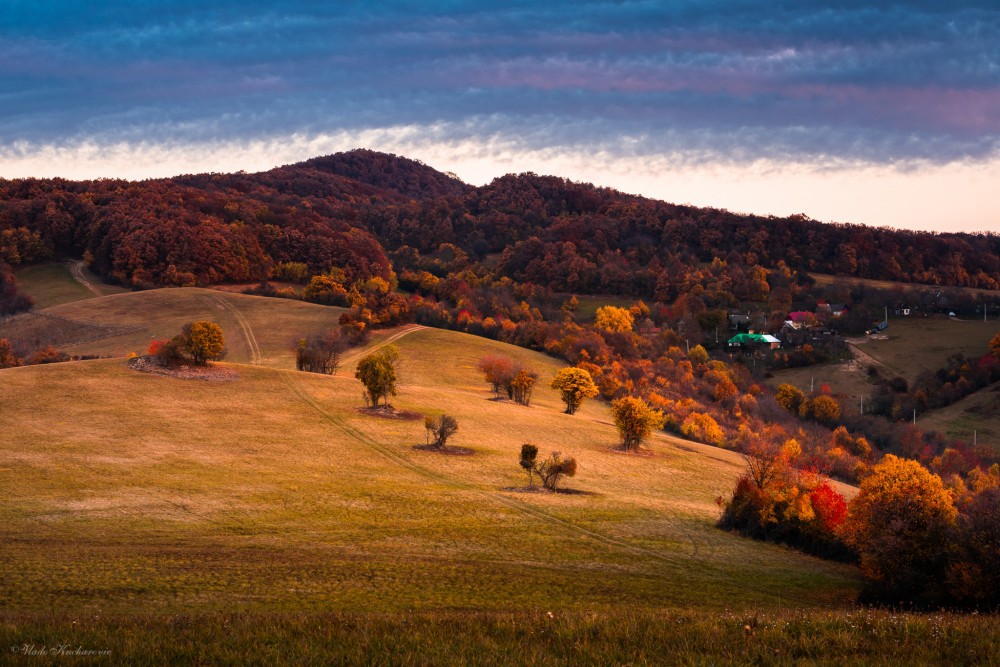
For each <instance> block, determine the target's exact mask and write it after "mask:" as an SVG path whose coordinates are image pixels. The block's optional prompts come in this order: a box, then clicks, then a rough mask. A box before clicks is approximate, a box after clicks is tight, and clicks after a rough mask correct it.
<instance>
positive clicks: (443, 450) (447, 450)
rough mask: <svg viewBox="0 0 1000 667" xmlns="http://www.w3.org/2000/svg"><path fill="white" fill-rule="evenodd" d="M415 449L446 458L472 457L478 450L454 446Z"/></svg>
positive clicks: (416, 446) (417, 446) (423, 446)
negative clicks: (442, 455)
mask: <svg viewBox="0 0 1000 667" xmlns="http://www.w3.org/2000/svg"><path fill="white" fill-rule="evenodd" d="M413 448H414V449H417V450H420V451H421V452H431V453H433V454H444V455H445V456H472V455H473V454H475V453H476V450H474V449H469V448H468V447H456V446H454V445H445V446H444V447H436V446H434V445H413Z"/></svg>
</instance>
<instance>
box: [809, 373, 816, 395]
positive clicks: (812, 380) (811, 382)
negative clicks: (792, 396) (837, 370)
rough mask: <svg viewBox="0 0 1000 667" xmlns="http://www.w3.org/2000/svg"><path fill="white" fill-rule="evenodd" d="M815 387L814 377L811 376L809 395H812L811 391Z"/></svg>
mask: <svg viewBox="0 0 1000 667" xmlns="http://www.w3.org/2000/svg"><path fill="white" fill-rule="evenodd" d="M815 386H816V376H813V377H811V378H809V393H810V394H811V393H813V390H814V388H815Z"/></svg>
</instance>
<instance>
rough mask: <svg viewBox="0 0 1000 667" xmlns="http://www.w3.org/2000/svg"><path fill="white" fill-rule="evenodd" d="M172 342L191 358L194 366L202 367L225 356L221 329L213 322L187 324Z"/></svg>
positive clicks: (224, 343)
mask: <svg viewBox="0 0 1000 667" xmlns="http://www.w3.org/2000/svg"><path fill="white" fill-rule="evenodd" d="M174 341H175V342H176V344H177V347H178V348H179V349H180V350H182V351H183V352H186V353H187V354H188V355H189V356H190V357H191V360H192V361H193V362H194V365H195V366H204V365H205V364H207V363H208V361H209V360H212V361H215V360H218V359H222V358H223V357H224V356H225V354H226V338H225V336H223V335H222V327H220V326H219V325H218V324H216V323H214V322H208V321H206V320H198V321H197V322H188V323H187V324H185V325H184V326H183V327H182V328H181V333H180V335H179V336H177V337H176V338H174Z"/></svg>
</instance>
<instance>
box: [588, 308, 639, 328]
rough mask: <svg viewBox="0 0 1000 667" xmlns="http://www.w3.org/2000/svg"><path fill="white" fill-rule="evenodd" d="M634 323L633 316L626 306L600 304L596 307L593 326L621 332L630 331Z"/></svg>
mask: <svg viewBox="0 0 1000 667" xmlns="http://www.w3.org/2000/svg"><path fill="white" fill-rule="evenodd" d="M633 324H635V318H634V317H633V316H632V313H631V312H630V311H629V309H628V308H619V307H618V306H601V307H600V308H598V309H597V317H596V319H595V320H594V326H596V327H598V328H599V329H604V330H605V331H613V332H618V333H620V332H623V331H631V330H632V325H633Z"/></svg>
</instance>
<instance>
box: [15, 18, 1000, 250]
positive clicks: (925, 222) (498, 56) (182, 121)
mask: <svg viewBox="0 0 1000 667" xmlns="http://www.w3.org/2000/svg"><path fill="white" fill-rule="evenodd" d="M357 147H364V148H372V149H375V150H382V151H387V152H392V153H397V154H400V155H405V156H407V157H411V158H415V159H419V160H421V161H423V162H425V163H427V164H428V165H430V166H432V167H435V168H437V169H440V170H441V171H447V172H452V173H455V174H456V175H458V176H459V177H460V178H462V179H463V180H465V181H466V182H469V183H472V184H476V185H479V184H483V183H486V182H489V181H490V180H492V179H493V178H495V177H498V176H501V175H503V174H506V173H511V172H525V171H533V172H536V173H544V174H555V175H559V176H564V177H567V178H571V179H573V180H577V181H588V182H593V183H596V184H598V185H606V186H610V187H615V188H618V189H620V190H623V191H626V192H632V193H638V194H643V195H646V196H650V197H655V198H658V199H664V200H667V201H671V202H675V203H690V204H696V205H700V206H714V207H719V208H727V209H729V210H733V211H739V212H753V213H760V214H773V215H788V214H793V213H805V214H806V215H809V216H811V217H814V218H817V219H819V220H824V221H835V222H853V223H862V224H869V225H879V226H890V227H897V228H909V229H925V230H932V231H994V232H1000V196H998V193H1000V2H997V0H989V1H982V2H971V1H970V2H967V1H964V0H949V1H947V2H937V1H930V0H925V1H921V0H914V1H912V2H907V3H904V4H896V5H891V4H887V3H871V2H856V1H854V0H842V1H841V2H830V3H825V2H809V1H808V0H768V1H767V2H763V3H762V2H760V1H759V0H674V1H670V2H666V1H664V2H630V1H627V0H621V1H617V2H612V1H588V0H572V1H563V0H552V1H546V2H538V1H537V0H533V1H532V2H524V1H515V2H508V3H498V2H437V3H434V2H408V1H393V0H389V1H386V2H378V3H373V2H352V1H349V0H343V1H340V2H283V1H282V0H270V1H268V2H257V1H254V0H242V1H239V2H233V1H230V0H214V1H213V2H205V1H204V0H199V1H194V0H168V1H166V2H155V3H153V2H136V1H135V0H130V1H127V2H126V1H119V0H103V1H102V2H89V1H82V0H80V1H77V2H61V1H59V0H48V1H47V2H37V0H31V1H26V0H3V2H2V4H0V177H4V178H15V177H24V176H39V177H41V176H62V177H66V178H95V177H121V178H130V179H140V178H149V177H159V176H170V175H176V174H180V173H194V172H206V171H216V172H219V171H237V170H241V169H242V170H246V171H258V170H263V169H268V168H271V167H274V166H277V165H281V164H289V163H292V162H298V161H301V160H305V159H308V158H310V157H315V156H317V155H323V154H328V153H332V152H336V151H340V150H349V149H351V148H357Z"/></svg>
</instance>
